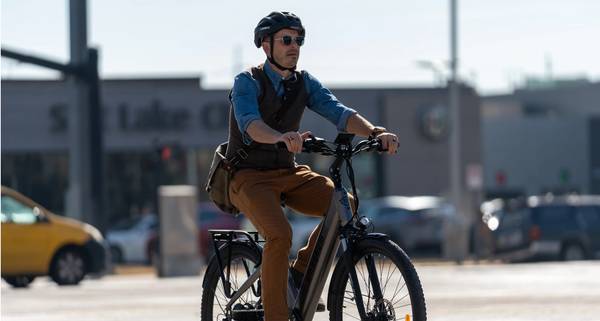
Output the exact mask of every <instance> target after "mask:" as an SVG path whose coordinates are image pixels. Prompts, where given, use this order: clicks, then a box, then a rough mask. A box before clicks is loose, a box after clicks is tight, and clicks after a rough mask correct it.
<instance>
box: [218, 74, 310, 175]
mask: <svg viewBox="0 0 600 321" xmlns="http://www.w3.org/2000/svg"><path fill="white" fill-rule="evenodd" d="M251 72H252V77H254V79H257V80H258V82H259V84H260V89H261V93H260V95H259V97H258V106H259V108H258V110H259V112H260V115H261V118H262V120H263V121H264V122H265V123H266V124H267V125H268V126H269V127H271V128H273V129H275V130H277V131H279V132H280V133H285V132H289V131H298V129H299V128H300V121H301V119H302V114H303V113H304V108H305V107H306V104H307V103H308V93H307V91H306V86H305V85H304V77H303V75H302V73H301V72H297V71H296V72H295V74H294V75H293V76H292V77H290V78H289V79H288V80H284V81H283V86H284V94H283V96H281V97H278V96H277V93H276V92H275V88H274V87H273V84H272V83H271V80H269V77H267V74H266V73H265V72H264V70H263V65H259V66H258V67H253V68H252V70H251ZM229 101H230V105H231V106H230V108H229V144H228V146H227V154H226V157H227V158H228V159H230V158H231V157H232V156H233V155H235V153H236V152H237V151H239V150H240V149H243V150H244V151H245V152H246V153H247V154H248V157H246V159H242V160H241V161H240V162H239V163H238V164H237V165H236V168H238V169H241V168H255V169H279V168H291V167H294V166H295V157H294V154H293V153H290V152H288V151H287V149H279V148H277V147H276V146H275V145H273V144H262V143H258V142H252V143H251V144H250V145H246V144H244V142H243V140H242V134H241V132H240V130H239V128H238V125H237V120H236V118H235V114H234V113H233V103H231V93H230V96H229ZM282 108H283V109H282ZM279 118H281V119H279Z"/></svg>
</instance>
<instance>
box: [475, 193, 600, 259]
mask: <svg viewBox="0 0 600 321" xmlns="http://www.w3.org/2000/svg"><path fill="white" fill-rule="evenodd" d="M482 211H483V220H484V222H485V223H486V224H487V226H488V228H489V229H490V230H491V231H492V235H493V241H492V243H493V252H494V254H495V256H496V257H498V258H502V259H506V260H510V261H522V260H538V259H539V260H541V259H561V260H584V259H594V258H600V196H563V197H554V196H545V197H539V196H534V197H529V198H528V199H527V200H526V201H521V202H518V201H511V202H506V201H499V200H494V201H491V202H486V203H484V204H483V205H482Z"/></svg>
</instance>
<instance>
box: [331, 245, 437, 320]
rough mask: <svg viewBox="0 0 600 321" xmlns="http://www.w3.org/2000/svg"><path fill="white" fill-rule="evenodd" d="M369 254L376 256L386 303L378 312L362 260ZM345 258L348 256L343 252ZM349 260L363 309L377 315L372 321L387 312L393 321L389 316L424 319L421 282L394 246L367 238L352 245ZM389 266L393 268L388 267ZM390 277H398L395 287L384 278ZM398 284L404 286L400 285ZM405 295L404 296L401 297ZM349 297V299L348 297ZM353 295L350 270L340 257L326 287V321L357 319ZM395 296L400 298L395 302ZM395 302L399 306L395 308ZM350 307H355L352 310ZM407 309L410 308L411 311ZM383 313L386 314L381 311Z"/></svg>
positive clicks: (423, 298) (425, 314) (406, 257)
mask: <svg viewBox="0 0 600 321" xmlns="http://www.w3.org/2000/svg"><path fill="white" fill-rule="evenodd" d="M369 254H371V255H375V256H376V257H375V258H376V259H377V261H375V264H374V265H375V267H376V269H377V275H378V276H379V277H378V279H379V280H380V284H382V286H381V288H382V290H383V291H382V292H383V301H382V303H385V304H382V305H378V307H379V309H378V310H376V309H375V302H374V299H373V292H372V291H371V284H370V280H369V277H368V271H367V270H366V263H365V262H366V259H365V258H366V257H367V255H369ZM344 255H349V254H347V253H346V254H344ZM352 259H353V262H354V266H355V269H356V274H357V276H358V280H359V283H360V287H361V294H362V297H363V300H364V302H363V303H364V305H365V310H366V312H367V313H372V315H377V313H379V315H377V316H375V317H374V318H373V319H374V320H382V319H383V318H381V314H382V313H386V315H385V316H386V319H387V320H390V319H392V318H390V317H389V315H392V314H393V315H392V316H393V319H395V320H411V321H412V320H414V321H426V320H427V312H426V307H425V296H424V295H423V288H422V286H421V281H420V280H419V276H418V275H417V271H416V270H415V268H414V266H413V264H412V262H411V261H410V258H409V257H408V255H406V253H405V252H404V251H403V250H402V249H401V248H400V247H399V246H398V245H397V244H395V243H394V242H392V241H391V240H389V239H386V238H366V239H363V240H361V241H359V242H357V243H356V244H355V245H354V247H353V258H352ZM386 259H387V260H386ZM361 265H362V266H361ZM392 265H393V266H394V268H395V269H392V268H391V267H392ZM396 269H397V270H398V271H400V273H401V274H400V275H398V274H397V271H396ZM390 275H391V277H396V278H399V279H398V282H397V283H396V284H393V282H392V284H390V280H392V279H390V278H388V279H385V278H386V277H390ZM365 278H366V279H365ZM401 283H403V284H402V285H400V284H401ZM388 286H389V287H388ZM367 287H368V290H367ZM404 292H407V293H406V294H404ZM349 295H350V297H348V296H349ZM353 295H354V291H353V290H352V284H351V282H350V278H349V269H348V267H347V264H345V263H344V262H343V261H342V258H340V260H339V261H338V264H337V266H336V269H335V271H334V274H333V276H332V279H331V286H330V288H329V296H328V307H329V320H331V321H343V320H344V319H346V320H353V319H360V317H359V313H358V308H357V307H356V303H355V301H354V298H353V297H352V296H353ZM390 295H392V297H391V298H390V297H389V296H390ZM398 297H400V298H399V299H398ZM405 299H408V305H406V304H405V302H406V301H407V300H405ZM395 303H402V304H400V305H398V306H396V304H395ZM352 304H354V305H355V306H354V307H352V306H351V305H352ZM407 306H410V309H409V308H407ZM382 307H384V308H382ZM382 310H385V311H384V312H382ZM398 313H400V315H398ZM388 314H389V315H388ZM407 315H408V316H407Z"/></svg>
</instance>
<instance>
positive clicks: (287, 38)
mask: <svg viewBox="0 0 600 321" xmlns="http://www.w3.org/2000/svg"><path fill="white" fill-rule="evenodd" d="M274 40H277V41H281V42H282V43H283V44H284V45H286V46H289V45H291V44H292V40H294V41H295V42H296V44H297V45H298V47H300V46H302V45H303V44H304V36H297V37H292V36H283V37H281V38H275V39H274Z"/></svg>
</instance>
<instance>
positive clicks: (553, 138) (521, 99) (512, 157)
mask: <svg viewBox="0 0 600 321" xmlns="http://www.w3.org/2000/svg"><path fill="white" fill-rule="evenodd" d="M482 136H483V146H482V148H483V159H484V168H485V175H484V176H485V179H484V181H485V190H486V192H487V193H488V196H490V197H493V196H514V195H539V194H546V193H552V194H563V193H580V194H600V83H590V82H575V83H569V82H566V83H565V82H557V83H553V82H547V83H545V86H542V87H539V88H523V89H519V90H516V91H515V92H514V93H512V94H507V95H498V96H490V97H484V98H482Z"/></svg>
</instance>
